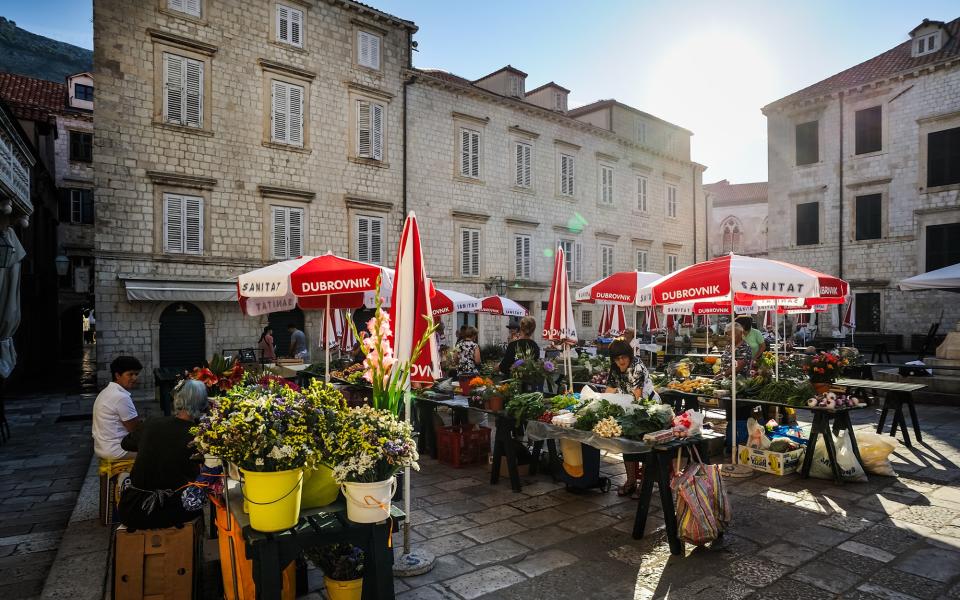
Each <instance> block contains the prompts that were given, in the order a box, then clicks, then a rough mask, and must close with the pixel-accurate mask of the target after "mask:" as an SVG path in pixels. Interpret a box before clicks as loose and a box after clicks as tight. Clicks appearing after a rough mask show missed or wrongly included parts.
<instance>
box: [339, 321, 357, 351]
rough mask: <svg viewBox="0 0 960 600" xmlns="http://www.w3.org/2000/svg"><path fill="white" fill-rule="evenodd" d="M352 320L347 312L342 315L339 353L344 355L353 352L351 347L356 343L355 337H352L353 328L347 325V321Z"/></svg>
mask: <svg viewBox="0 0 960 600" xmlns="http://www.w3.org/2000/svg"><path fill="white" fill-rule="evenodd" d="M352 319H353V315H351V314H350V313H349V312H347V313H346V314H345V315H344V323H343V333H342V334H341V335H340V351H341V352H343V353H344V354H349V353H351V352H353V347H354V346H355V345H356V343H357V336H355V335H353V328H352V327H350V324H349V323H347V321H348V320H352Z"/></svg>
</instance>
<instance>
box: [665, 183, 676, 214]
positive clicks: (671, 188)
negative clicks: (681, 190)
mask: <svg viewBox="0 0 960 600" xmlns="http://www.w3.org/2000/svg"><path fill="white" fill-rule="evenodd" d="M666 195H667V216H668V217H670V218H672V219H676V218H677V186H675V185H668V186H667V187H666Z"/></svg>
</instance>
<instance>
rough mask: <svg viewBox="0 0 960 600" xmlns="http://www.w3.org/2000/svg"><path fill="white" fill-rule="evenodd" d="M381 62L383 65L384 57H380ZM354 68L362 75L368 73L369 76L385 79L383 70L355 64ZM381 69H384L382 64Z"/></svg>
mask: <svg viewBox="0 0 960 600" xmlns="http://www.w3.org/2000/svg"><path fill="white" fill-rule="evenodd" d="M380 60H381V63H382V61H383V57H382V56H381V57H380ZM353 66H354V68H355V69H357V70H358V71H360V72H361V73H366V74H367V75H372V76H373V77H383V68H380V69H374V68H373V67H367V66H364V65H361V64H360V63H354V64H353ZM381 67H382V64H381Z"/></svg>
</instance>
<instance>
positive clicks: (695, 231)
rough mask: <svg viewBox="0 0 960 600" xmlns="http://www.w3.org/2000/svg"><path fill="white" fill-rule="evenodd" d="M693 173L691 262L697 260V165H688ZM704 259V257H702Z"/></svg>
mask: <svg viewBox="0 0 960 600" xmlns="http://www.w3.org/2000/svg"><path fill="white" fill-rule="evenodd" d="M690 173H691V174H692V175H693V178H692V179H693V183H692V184H691V189H692V191H693V262H694V264H696V262H697V165H691V166H690ZM704 260H706V258H704Z"/></svg>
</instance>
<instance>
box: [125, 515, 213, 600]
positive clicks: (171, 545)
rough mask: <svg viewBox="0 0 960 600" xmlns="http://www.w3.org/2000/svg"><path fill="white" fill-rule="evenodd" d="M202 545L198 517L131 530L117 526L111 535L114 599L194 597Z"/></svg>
mask: <svg viewBox="0 0 960 600" xmlns="http://www.w3.org/2000/svg"><path fill="white" fill-rule="evenodd" d="M202 544H203V523H202V519H195V520H193V521H191V522H190V523H186V524H185V525H184V526H183V527H171V528H169V529H138V530H137V531H133V532H130V531H128V530H127V528H126V527H125V526H123V525H121V526H120V527H118V528H117V532H116V536H115V538H114V567H113V568H114V576H113V597H114V600H142V599H144V598H149V599H150V600H186V599H189V598H195V597H197V595H198V594H197V590H198V586H199V583H200V577H199V571H200V565H201V558H200V557H201V548H202Z"/></svg>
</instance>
